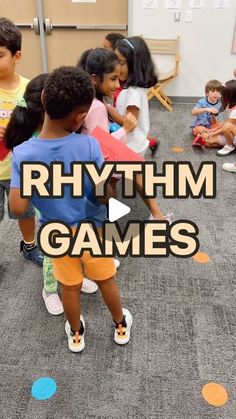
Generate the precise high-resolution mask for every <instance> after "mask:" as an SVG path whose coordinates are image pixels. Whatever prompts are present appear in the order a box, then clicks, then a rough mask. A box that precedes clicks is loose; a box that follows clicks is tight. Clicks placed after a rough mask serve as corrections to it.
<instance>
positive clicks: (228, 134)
mask: <svg viewBox="0 0 236 419" xmlns="http://www.w3.org/2000/svg"><path fill="white" fill-rule="evenodd" d="M223 134H224V136H225V138H226V144H228V145H232V144H233V140H234V136H235V134H236V128H235V127H234V125H233V124H231V123H226V124H224V126H223Z"/></svg>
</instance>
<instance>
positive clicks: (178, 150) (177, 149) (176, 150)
mask: <svg viewBox="0 0 236 419" xmlns="http://www.w3.org/2000/svg"><path fill="white" fill-rule="evenodd" d="M172 151H173V152H174V153H183V151H184V148H183V147H173V148H172Z"/></svg>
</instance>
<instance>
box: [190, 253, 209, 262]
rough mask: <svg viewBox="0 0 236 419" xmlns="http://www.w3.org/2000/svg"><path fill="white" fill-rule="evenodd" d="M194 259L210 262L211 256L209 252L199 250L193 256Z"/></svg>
mask: <svg viewBox="0 0 236 419" xmlns="http://www.w3.org/2000/svg"><path fill="white" fill-rule="evenodd" d="M193 259H194V260H195V261H196V262H198V263H208V262H210V257H209V256H208V254H207V253H203V252H197V253H196V255H194V256H193Z"/></svg>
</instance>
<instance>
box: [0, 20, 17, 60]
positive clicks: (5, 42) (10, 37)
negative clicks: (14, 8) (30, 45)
mask: <svg viewBox="0 0 236 419" xmlns="http://www.w3.org/2000/svg"><path fill="white" fill-rule="evenodd" d="M21 41H22V36H21V32H20V30H19V29H18V28H17V26H16V25H14V23H13V22H12V21H11V20H10V19H7V18H5V17H0V46H1V47H5V48H7V49H9V51H11V54H12V56H14V55H15V54H16V53H17V51H21Z"/></svg>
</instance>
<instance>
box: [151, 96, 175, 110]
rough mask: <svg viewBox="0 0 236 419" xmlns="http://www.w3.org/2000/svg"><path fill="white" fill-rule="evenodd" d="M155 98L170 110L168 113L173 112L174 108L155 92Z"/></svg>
mask: <svg viewBox="0 0 236 419" xmlns="http://www.w3.org/2000/svg"><path fill="white" fill-rule="evenodd" d="M155 96H156V98H157V99H158V100H159V101H160V102H161V104H162V105H163V106H164V107H165V108H166V109H168V111H170V112H172V111H173V108H172V107H171V106H170V105H169V103H167V101H165V100H164V99H163V97H162V96H161V95H160V93H157V92H155Z"/></svg>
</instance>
